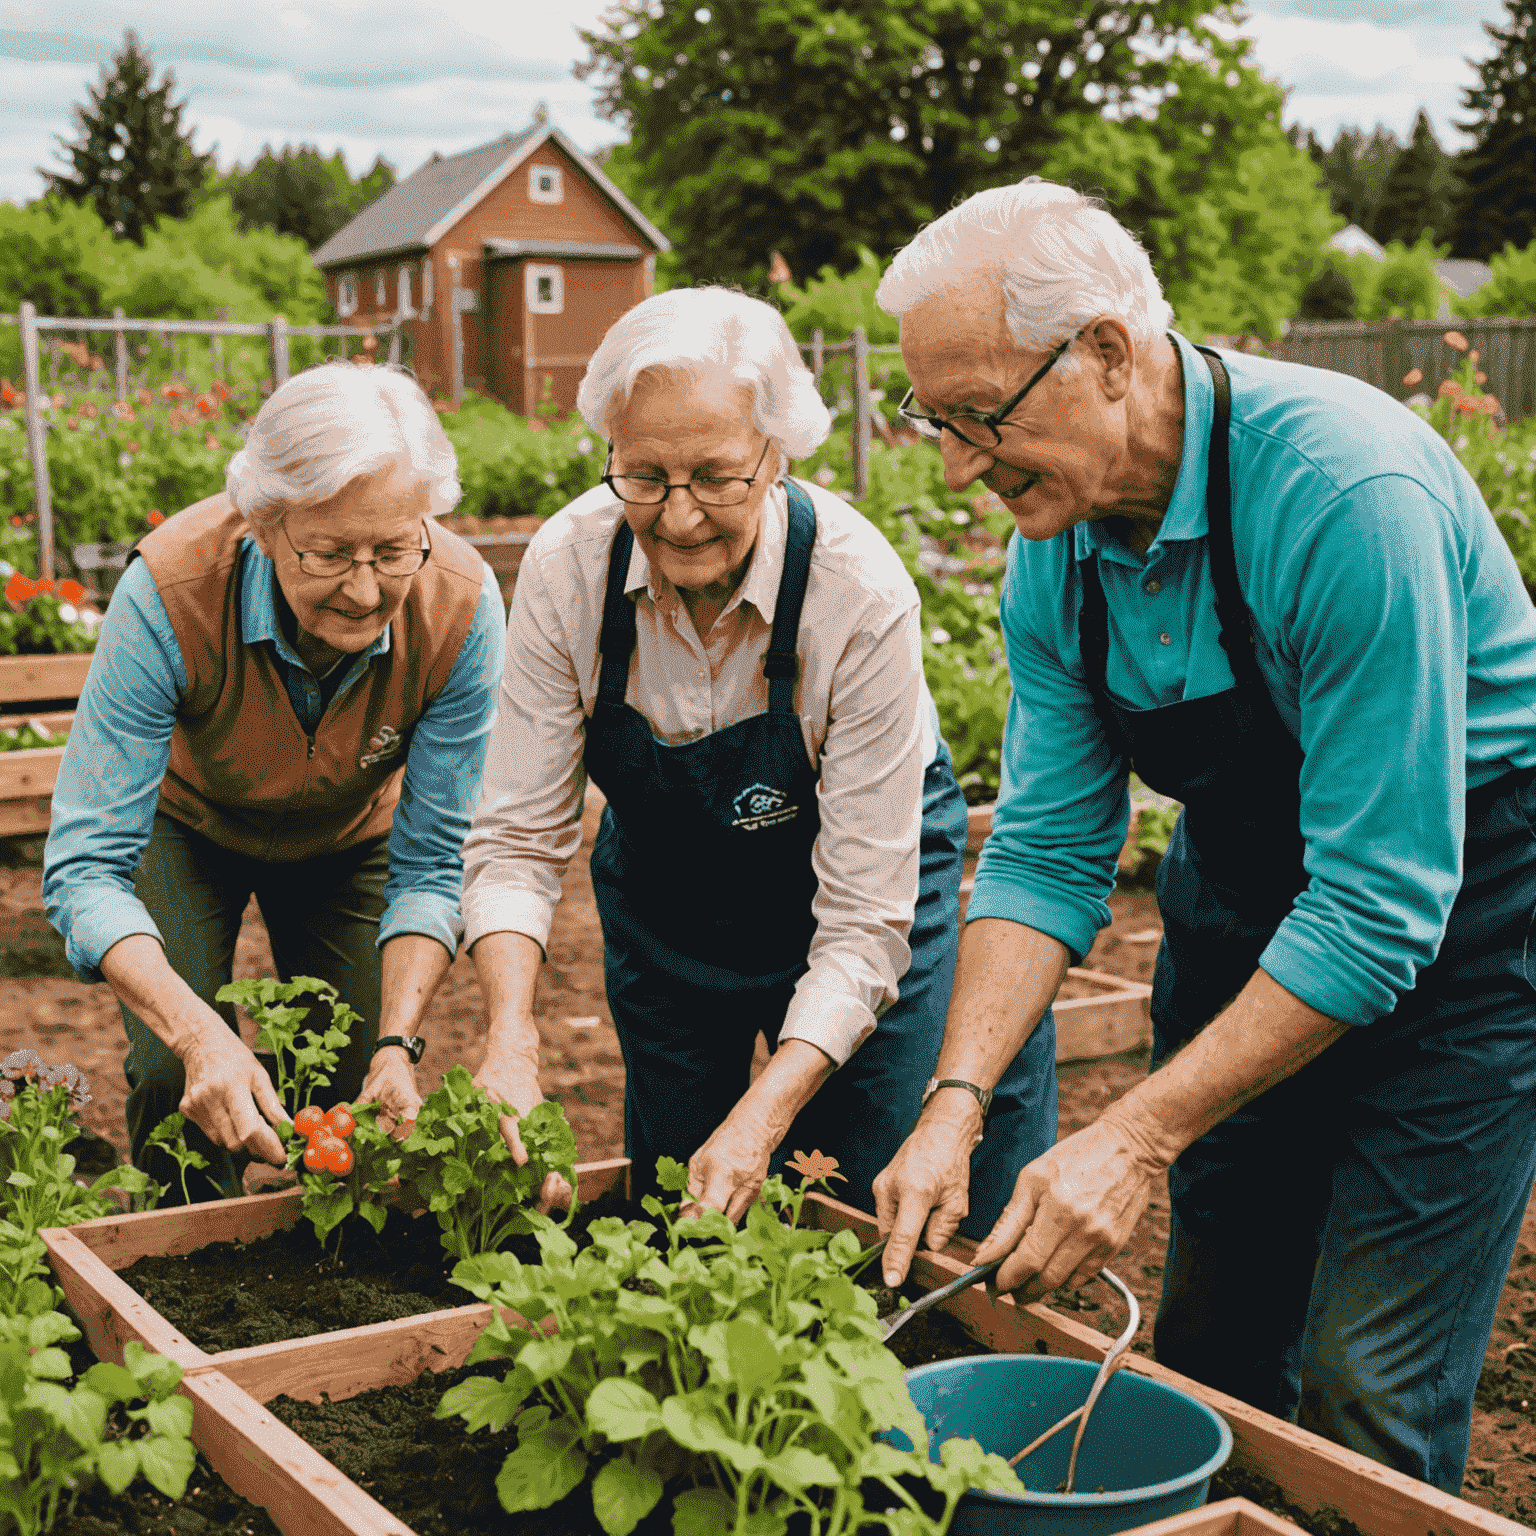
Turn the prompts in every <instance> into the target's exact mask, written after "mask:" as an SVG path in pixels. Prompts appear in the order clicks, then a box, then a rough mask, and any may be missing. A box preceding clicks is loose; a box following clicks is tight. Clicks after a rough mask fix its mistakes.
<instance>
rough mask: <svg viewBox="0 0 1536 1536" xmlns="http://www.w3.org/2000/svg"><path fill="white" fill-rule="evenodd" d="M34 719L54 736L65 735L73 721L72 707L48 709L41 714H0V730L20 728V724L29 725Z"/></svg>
mask: <svg viewBox="0 0 1536 1536" xmlns="http://www.w3.org/2000/svg"><path fill="white" fill-rule="evenodd" d="M34 721H36V722H37V724H39V725H41V726H42V727H43V729H44V730H46V731H48V732H49V733H50V734H52V735H54V736H67V735H68V734H69V728H70V726H72V725H73V724H74V723H75V712H74V710H72V709H50V710H48V711H46V712H45V713H43V714H41V715H39V714H31V715H0V731H16V730H20V729H21V727H22V726H24V725H31V724H32V723H33V722H34Z"/></svg>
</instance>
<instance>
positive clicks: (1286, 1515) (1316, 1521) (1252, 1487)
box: [1210, 1462, 1364, 1536]
mask: <svg viewBox="0 0 1536 1536" xmlns="http://www.w3.org/2000/svg"><path fill="white" fill-rule="evenodd" d="M1218 1499H1247V1500H1248V1501H1249V1502H1250V1503H1252V1504H1258V1505H1260V1506H1261V1507H1263V1508H1264V1509H1267V1510H1268V1511H1269V1512H1270V1514H1272V1515H1279V1516H1280V1517H1281V1518H1282V1519H1284V1520H1289V1521H1290V1522H1291V1523H1292V1524H1293V1525H1299V1526H1300V1527H1301V1529H1302V1530H1304V1531H1310V1532H1311V1533H1312V1536H1364V1533H1363V1532H1362V1531H1361V1529H1360V1527H1359V1526H1358V1525H1356V1524H1355V1523H1354V1521H1353V1520H1346V1519H1345V1518H1344V1516H1343V1515H1341V1514H1340V1513H1339V1512H1338V1510H1336V1509H1331V1508H1329V1507H1328V1506H1326V1505H1325V1506H1324V1507H1323V1508H1322V1509H1314V1510H1305V1509H1303V1508H1302V1507H1301V1506H1300V1505H1299V1504H1292V1503H1291V1501H1290V1500H1289V1499H1288V1498H1286V1496H1285V1494H1284V1492H1283V1491H1282V1490H1281V1488H1280V1486H1279V1484H1277V1483H1272V1482H1270V1480H1269V1479H1268V1478H1267V1477H1260V1476H1259V1474H1258V1473H1257V1472H1249V1471H1247V1470H1246V1469H1245V1468H1242V1467H1234V1466H1233V1465H1232V1463H1231V1462H1228V1463H1227V1465H1226V1466H1224V1467H1223V1468H1222V1469H1221V1470H1220V1471H1219V1472H1218V1473H1216V1475H1215V1476H1214V1477H1212V1479H1211V1493H1210V1502H1211V1503H1212V1504H1214V1503H1216V1502H1217V1500H1218Z"/></svg>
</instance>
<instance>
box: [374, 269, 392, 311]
mask: <svg viewBox="0 0 1536 1536" xmlns="http://www.w3.org/2000/svg"><path fill="white" fill-rule="evenodd" d="M388 303H389V294H388V292H387V290H386V288H385V285H384V270H383V268H382V267H381V268H380V269H379V272H378V275H377V276H376V277H375V278H374V280H373V307H374V308H375V309H383V308H384V306H385V305H386V304H388Z"/></svg>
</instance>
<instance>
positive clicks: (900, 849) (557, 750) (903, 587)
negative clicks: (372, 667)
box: [464, 484, 937, 1064]
mask: <svg viewBox="0 0 1536 1536" xmlns="http://www.w3.org/2000/svg"><path fill="white" fill-rule="evenodd" d="M804 489H805V490H806V491H807V492H808V493H809V495H810V497H811V499H812V501H813V503H814V504H815V507H816V543H815V546H814V548H813V550H812V553H811V566H810V574H809V576H808V578H807V583H806V591H805V604H804V607H803V608H802V610H801V615H800V632H799V638H798V641H797V645H796V649H797V651H798V654H799V659H800V677H799V681H798V683H797V684H796V690H795V694H796V696H795V707H796V710H797V713H798V715H799V719H800V729H801V734H802V736H803V737H804V740H805V751H806V756H807V757H808V759H809V760H810V763H811V766H812V767H813V768H815V769H816V770H817V772H818V773H819V775H820V784H819V787H818V790H817V805H818V809H819V811H820V815H821V831H820V832H819V834H818V835H817V838H816V844H815V847H814V849H813V850H812V854H811V860H812V867H813V868H814V870H815V873H816V878H817V891H816V896H815V898H814V900H813V903H812V911H813V914H814V916H815V919H816V931H815V934H814V935H813V937H812V939H811V946H810V953H809V956H808V961H809V967H810V968H809V970H808V971H807V972H806V974H805V975H804V976H802V977H801V978H800V981H799V982H798V983H797V985H796V987H795V995H794V998H793V999H792V1000H791V1002H790V1006H789V1010H788V1013H787V1014H786V1016H785V1022H784V1027H783V1030H782V1032H781V1035H780V1038H781V1039H800V1040H807V1041H809V1042H811V1043H812V1044H813V1045H816V1046H819V1047H820V1048H821V1049H822V1050H823V1051H825V1052H826V1053H827V1055H829V1056H830V1057H831V1058H832V1059H833V1060H834V1061H836V1062H838V1063H839V1064H841V1063H842V1062H844V1061H846V1060H847V1059H848V1057H849V1056H851V1055H852V1054H853V1052H854V1051H855V1050H856V1049H857V1048H858V1047H859V1045H860V1044H862V1043H863V1041H864V1040H865V1039H866V1038H867V1037H868V1035H869V1034H870V1032H871V1031H872V1030H873V1029H874V1028H875V1027H876V1025H875V1021H876V1017H877V1015H878V1014H879V1013H881V1012H882V1011H883V1010H884V1009H885V1008H886V1007H888V1006H889V1005H890V1004H891V1003H892V1002H894V1001H895V1000H896V997H897V992H898V983H899V982H900V980H901V977H902V976H903V975H904V974H905V972H906V969H907V966H908V964H909V962H910V960H911V952H910V950H909V949H908V947H907V935H908V932H909V930H910V928H911V925H912V911H913V905H914V903H915V900H916V896H917V881H918V844H919V836H920V831H921V825H922V798H923V774H924V769H925V767H926V765H927V764H928V763H929V762H930V761H931V760H932V759H933V757H934V755H935V751H936V749H937V743H936V740H935V736H934V729H933V724H932V706H931V703H930V701H929V697H928V691H927V687H926V685H925V683H924V681H923V672H922V642H921V638H920V630H919V617H918V597H917V589H916V587H915V586H914V585H913V583H912V578H911V577H910V576H908V574H907V572H906V569H905V568H904V567H903V565H902V563H901V560H900V559H899V557H898V556H897V554H896V552H895V551H894V550H893V549H892V548H891V546H890V544H889V543H887V541H886V540H885V538H884V537H883V536H882V535H881V534H880V533H879V532H878V531H877V530H876V529H875V527H874V526H873V525H872V524H871V523H870V522H869V521H868V520H867V519H866V518H864V517H862V516H861V515H860V514H859V513H858V512H856V511H855V510H854V509H853V508H852V507H850V506H849V505H848V504H847V503H846V502H844V501H842V500H841V499H840V498H839V497H837V496H834V495H832V494H831V493H830V492H828V491H824V490H821V489H820V488H819V487H817V486H814V485H808V484H807V485H804ZM622 516H623V507H622V506H621V505H620V503H618V502H616V501H615V500H614V499H613V497H612V494H611V493H610V492H609V491H608V489H607V487H606V486H599V487H597V488H596V489H594V490H592V491H589V492H588V493H587V494H586V495H584V496H582V497H579V498H578V499H577V500H576V501H573V502H572V503H571V504H570V505H569V506H568V507H566V508H565V509H564V510H563V511H561V512H559V513H557V514H556V515H555V516H554V517H552V518H551V519H550V520H549V522H548V523H546V524H545V526H544V527H543V528H542V529H540V531H539V533H538V534H537V536H536V537H535V538H534V540H533V542H532V543H531V544H530V545H529V546H528V551H527V553H526V555H525V556H524V558H523V563H522V565H521V567H520V568H519V571H518V577H517V590H516V593H515V596H514V599H513V603H512V613H511V619H510V625H509V629H508V633H507V660H506V668H505V671H504V673H503V676H502V683H501V700H500V710H499V714H498V717H497V722H496V726H495V729H494V731H493V732H492V735H491V743H490V749H489V752H488V755H487V758H486V766H485V779H484V786H483V794H482V799H481V803H480V808H479V810H478V812H477V813H476V815H475V818H474V824H473V827H472V828H471V830H470V834H469V838H468V841H467V842H466V843H465V845H464V924H465V942H466V944H473V943H474V942H475V941H476V940H477V939H478V938H480V937H481V935H483V934H487V933H498V932H512V933H524V934H527V935H528V937H529V938H531V939H533V940H534V941H535V942H536V943H538V944H539V945H540V946H543V945H544V944H545V943H546V942H547V940H548V937H549V929H550V924H551V922H552V920H553V916H554V908H555V903H556V902H557V901H558V900H559V899H560V882H561V879H562V877H563V876H564V874H565V870H566V867H567V865H568V864H569V863H570V860H571V857H572V855H573V854H574V853H575V852H576V850H577V849H578V848H579V847H580V845H581V811H582V802H583V798H584V795H585V792H586V772H585V770H584V768H583V763H582V753H583V750H584V748H585V744H586V722H587V717H588V716H589V715H590V714H591V713H592V708H593V705H594V704H595V702H596V699H597V686H598V673H599V670H600V658H599V655H598V640H599V635H600V633H601V630H602V621H603V592H604V585H605V581H606V577H607V571H608V558H609V553H610V550H611V548H612V545H613V538H614V533H615V531H616V530H617V527H618V523H619V519H620V518H621V517H622ZM787 531H788V510H787V506H786V498H785V494H784V490H783V487H782V486H776V487H775V488H774V489H773V490H772V491H771V492H770V494H769V495H768V497H767V498H766V500H765V502H764V504H763V514H762V524H761V527H760V529H759V532H758V537H757V542H756V545H755V546H754V549H753V552H752V556H751V560H750V562H749V564H748V566H747V570H746V573H745V575H744V576H743V578H742V582H741V585H740V586H739V587H738V588H737V590H736V591H735V593H733V594H732V597H731V600H730V602H729V603H728V604H727V606H726V608H725V611H724V612H723V613H722V614H721V616H720V617H719V619H717V620H716V622H715V624H714V627H713V628H712V629H711V630H710V632H709V635H708V637H707V638H706V639H705V640H702V641H701V640H700V639H699V637H698V634H697V632H696V631H695V629H694V627H693V621H692V620H691V619H690V618H689V616H688V610H687V609H686V608H685V607H684V605H683V602H682V600H681V598H680V597H679V596H678V593H677V591H676V589H675V588H674V587H673V586H672V584H671V583H670V582H669V581H668V580H667V579H666V577H664V576H663V575H661V574H660V572H656V571H652V569H651V567H650V562H649V561H648V560H647V559H646V557H645V555H644V554H643V553H642V552H641V549H640V547H639V545H638V544H636V545H635V547H634V550H633V553H632V554H631V556H630V561H629V572H628V575H627V577H626V580H625V583H624V588H625V593H626V595H628V596H629V597H631V598H632V600H633V601H634V604H635V629H636V637H635V647H634V650H633V651H632V652H631V654H630V662H629V686H628V691H627V693H626V696H625V697H626V702H627V703H628V704H629V705H630V706H631V707H633V708H634V709H636V710H638V711H639V712H640V713H641V714H642V715H644V716H645V718H646V720H647V721H649V722H650V726H651V730H652V731H653V732H654V733H655V735H656V737H657V738H658V739H659V740H661V741H664V742H668V743H670V744H674V745H675V744H678V743H681V742H691V741H697V740H699V739H700V738H702V737H704V736H707V735H708V734H710V733H711V732H713V731H718V730H721V729H723V728H725V727H726V726H729V725H734V724H735V723H736V722H737V721H740V720H746V719H749V718H750V717H752V716H754V715H759V714H763V713H764V712H766V711H767V709H768V680H767V679H766V678H765V677H764V676H763V657H764V653H765V652H766V651H767V648H768V641H769V636H770V634H771V633H772V628H773V612H774V603H775V600H776V598H777V596H778V589H779V577H780V575H781V574H782V572H783V568H784V552H785V544H786V537H787ZM680 856H686V854H685V851H683V850H680ZM699 879H700V880H707V881H710V882H713V883H715V884H718V885H719V886H720V888H721V891H722V899H723V900H729V899H730V897H729V881H730V871H729V870H713V869H701V870H700V871H699Z"/></svg>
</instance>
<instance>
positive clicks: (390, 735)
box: [357, 725, 405, 768]
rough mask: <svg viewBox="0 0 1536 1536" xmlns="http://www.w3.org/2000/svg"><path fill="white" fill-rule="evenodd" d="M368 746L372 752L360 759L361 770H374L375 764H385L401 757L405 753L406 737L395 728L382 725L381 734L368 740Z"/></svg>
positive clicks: (358, 763)
mask: <svg viewBox="0 0 1536 1536" xmlns="http://www.w3.org/2000/svg"><path fill="white" fill-rule="evenodd" d="M368 745H369V747H370V748H372V750H371V751H368V752H364V753H363V755H362V756H361V757H360V758H358V760H357V766H358V767H359V768H372V767H373V765H374V764H375V763H385V762H388V761H389V759H390V758H392V757H399V755H400V754H401V753H402V752H404V751H405V737H403V736H402V735H401V734H400V733H399V732H398V731H397V730H396V729H395V728H394V726H392V725H381V726H380V727H379V734H378V735H377V736H370V737H369V738H368Z"/></svg>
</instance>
